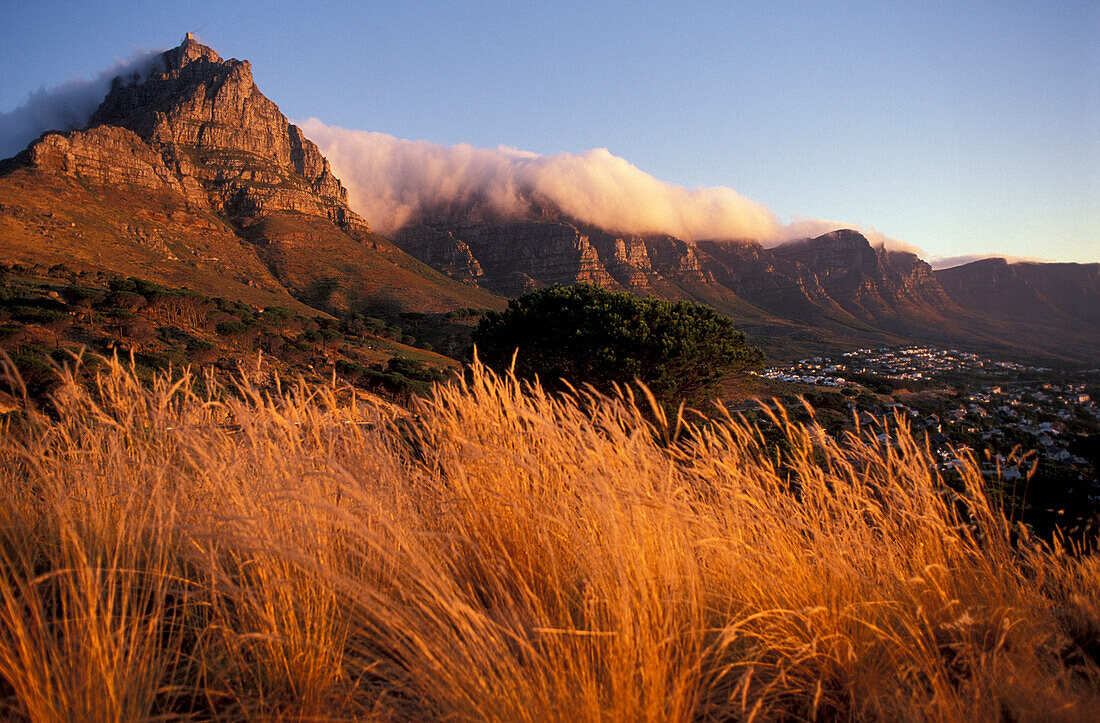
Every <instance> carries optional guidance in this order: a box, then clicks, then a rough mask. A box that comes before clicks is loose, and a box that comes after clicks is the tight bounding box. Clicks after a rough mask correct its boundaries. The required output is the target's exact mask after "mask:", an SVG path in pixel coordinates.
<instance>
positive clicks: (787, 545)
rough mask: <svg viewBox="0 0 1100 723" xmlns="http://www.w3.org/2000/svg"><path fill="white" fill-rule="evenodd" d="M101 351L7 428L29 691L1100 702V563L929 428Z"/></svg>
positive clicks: (747, 715) (519, 702) (141, 696)
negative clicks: (1043, 524)
mask: <svg viewBox="0 0 1100 723" xmlns="http://www.w3.org/2000/svg"><path fill="white" fill-rule="evenodd" d="M9 371H10V370H9ZM96 376H97V378H96V383H95V384H94V385H92V387H91V388H90V390H89V387H88V386H86V385H85V384H83V383H82V382H80V381H79V380H78V379H77V375H76V374H75V373H74V372H71V371H68V372H65V373H63V374H62V378H61V383H60V385H59V386H58V387H57V388H56V390H55V392H54V394H53V401H52V404H51V405H50V406H49V407H48V408H46V409H44V410H36V409H34V408H21V409H19V410H16V411H14V412H11V413H9V414H8V415H6V417H5V421H4V423H3V424H4V427H3V431H2V433H0V489H2V499H3V502H2V503H0V701H2V705H3V708H4V712H5V715H6V716H7V715H10V716H16V717H25V718H29V719H33V720H41V721H46V720H135V719H148V718H153V717H158V718H160V717H164V718H170V719H171V718H177V717H179V718H185V717H194V718H200V719H205V718H219V719H239V718H252V719H273V718H282V719H300V718H309V719H316V718H323V719H351V718H361V719H372V718H375V719H385V720H389V719H396V720H425V719H429V720H431V719H436V720H439V719H448V720H506V721H547V720H654V721H669V720H681V721H686V720H711V719H716V720H724V719H731V718H732V719H744V720H752V719H776V718H786V719H797V720H802V719H811V718H819V719H835V718H842V719H861V720H866V719H883V720H917V719H920V720H928V719H931V720H996V719H1006V720H1039V719H1042V720H1051V719H1067V720H1070V719H1073V720H1079V719H1083V718H1087V717H1089V716H1090V715H1095V711H1096V710H1100V662H1098V656H1100V602H1098V599H1097V594H1096V593H1097V590H1098V589H1100V562H1098V560H1097V559H1096V558H1095V557H1093V556H1089V555H1086V554H1080V553H1074V552H1072V551H1067V550H1066V549H1064V548H1062V547H1060V546H1058V545H1057V544H1055V545H1053V546H1046V545H1040V544H1039V543H1037V542H1035V541H1033V540H1032V539H1030V538H1029V537H1028V535H1027V534H1026V532H1025V531H1023V530H1021V529H1014V528H1012V527H1011V526H1009V525H1008V524H1007V523H1006V522H1005V519H1004V517H1003V516H1002V515H1001V514H1000V513H999V512H998V511H997V510H996V509H995V508H994V507H993V506H991V504H990V503H989V502H988V501H987V499H986V497H985V496H984V494H983V492H982V488H981V484H982V482H981V475H980V473H979V471H978V469H977V467H976V466H975V465H973V464H971V465H970V466H968V467H966V468H964V469H963V470H962V479H963V486H962V488H961V489H951V488H949V487H948V486H947V485H946V484H945V483H944V482H943V481H942V480H941V479H940V478H939V477H938V476H937V474H936V472H935V467H934V464H933V461H932V460H931V459H930V458H929V454H928V452H927V451H926V449H925V447H924V446H922V444H921V443H919V442H918V441H917V440H915V439H914V438H913V436H912V435H911V434H910V433H909V432H908V431H907V430H906V429H905V428H904V426H902V427H896V426H895V428H894V429H893V437H894V441H895V443H894V444H888V443H881V442H878V441H876V440H875V439H874V438H873V437H868V438H866V439H865V438H863V437H859V436H855V435H850V436H849V437H848V438H847V439H846V440H845V441H844V442H843V443H841V444H838V443H836V442H833V441H832V440H831V439H829V438H827V437H825V436H823V435H821V434H818V433H817V430H815V429H814V427H813V426H812V425H811V426H806V425H798V424H794V423H790V422H788V421H787V418H786V416H785V413H784V412H783V411H782V410H775V412H774V414H775V418H774V422H775V424H776V425H778V428H779V429H780V430H781V431H782V435H781V440H780V441H781V442H782V443H781V444H773V443H767V444H766V443H764V441H763V435H762V434H761V432H760V430H758V429H756V428H754V427H752V426H749V425H748V424H746V423H744V422H742V421H740V420H739V419H735V418H728V417H727V418H723V419H719V420H718V421H713V420H711V421H706V422H703V421H702V420H701V421H700V422H699V423H698V424H696V423H692V422H691V421H690V420H685V419H683V418H677V419H667V418H665V417H664V416H663V415H662V412H661V410H660V407H659V405H656V404H652V405H651V404H650V403H649V402H648V401H646V399H645V395H644V394H640V395H639V396H638V398H637V399H635V397H634V396H633V395H632V394H631V393H630V392H624V393H622V394H620V395H619V396H613V397H605V396H597V395H594V394H582V395H580V396H577V397H572V398H570V397H551V396H548V395H547V394H545V393H544V392H542V391H541V390H540V389H539V388H537V387H534V388H532V387H527V386H523V385H521V384H520V383H518V382H516V381H515V380H514V379H511V378H507V377H505V378H501V377H497V376H495V375H493V374H492V373H490V372H488V371H486V370H485V369H484V368H482V367H480V366H478V365H476V364H475V366H474V367H473V368H472V370H471V371H470V373H469V374H468V375H467V377H466V379H465V380H464V381H462V380H456V381H453V382H451V383H450V384H449V385H440V386H436V387H435V389H434V391H433V393H432V395H431V396H430V397H428V398H426V399H424V400H422V401H421V402H419V403H418V405H417V406H416V408H415V409H414V411H413V412H411V413H407V412H404V411H401V410H399V409H397V408H394V407H390V406H388V405H385V404H382V403H372V402H369V401H368V402H364V401H362V400H361V399H358V398H355V397H352V398H351V399H350V400H347V399H345V398H344V397H342V396H341V395H340V394H339V393H338V390H336V389H335V388H334V387H333V386H318V387H310V386H307V385H305V384H304V383H301V384H298V385H284V386H282V387H281V391H279V392H276V393H268V392H265V393H260V392H259V391H257V390H255V389H254V388H252V387H250V386H249V384H248V383H247V382H241V383H240V384H238V385H237V386H235V387H232V388H226V387H224V386H219V385H218V384H217V383H216V382H215V381H214V380H212V379H204V380H201V381H202V382H203V383H202V384H199V383H198V382H199V381H200V380H196V379H195V378H193V377H191V376H189V375H188V374H187V373H186V372H185V373H184V374H183V376H177V377H176V378H174V379H172V378H168V377H165V376H161V377H159V378H158V379H157V381H156V382H155V384H153V385H151V386H150V385H143V384H142V383H140V382H139V381H138V380H137V379H136V377H135V374H134V372H133V371H132V370H130V369H128V368H127V367H126V366H125V365H122V364H120V363H118V362H117V361H109V360H108V361H102V362H100V366H99V371H98V372H97V375H96ZM640 408H642V409H645V410H646V411H645V413H643V412H642V411H641V410H640ZM654 418H655V419H656V421H655V422H654V421H651V420H653V419H654ZM780 450H782V451H780Z"/></svg>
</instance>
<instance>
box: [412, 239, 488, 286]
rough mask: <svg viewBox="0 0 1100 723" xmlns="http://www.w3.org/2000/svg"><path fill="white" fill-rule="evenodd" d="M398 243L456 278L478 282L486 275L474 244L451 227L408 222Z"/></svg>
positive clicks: (425, 261) (422, 259)
mask: <svg viewBox="0 0 1100 723" xmlns="http://www.w3.org/2000/svg"><path fill="white" fill-rule="evenodd" d="M394 243H396V244H397V245H398V246H399V247H401V248H402V249H403V250H404V251H406V252H407V253H409V254H411V255H413V256H415V257H416V258H418V259H420V260H421V261H423V262H424V263H426V264H428V265H429V266H433V267H435V268H436V269H439V270H440V271H442V272H443V273H445V274H447V275H448V276H450V277H451V278H452V279H458V280H459V281H465V282H470V283H476V282H477V281H478V280H479V279H481V278H482V277H483V276H484V275H485V272H484V271H483V270H482V268H481V264H480V263H478V260H477V259H475V258H474V255H473V252H471V251H470V247H469V246H468V245H467V244H466V242H465V241H462V240H460V239H458V238H455V235H454V234H453V233H451V232H450V231H445V230H443V229H435V228H432V227H430V226H422V225H416V226H408V227H406V228H404V229H402V230H401V231H400V232H399V233H398V234H397V236H396V237H395V238H394Z"/></svg>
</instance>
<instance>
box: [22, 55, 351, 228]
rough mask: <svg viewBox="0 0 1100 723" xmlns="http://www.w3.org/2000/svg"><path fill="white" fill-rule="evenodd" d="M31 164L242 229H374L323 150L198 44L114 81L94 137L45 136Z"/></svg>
mask: <svg viewBox="0 0 1100 723" xmlns="http://www.w3.org/2000/svg"><path fill="white" fill-rule="evenodd" d="M120 131H122V132H123V133H122V135H120V134H119V132H120ZM125 131H128V132H129V133H130V134H132V135H126V134H125ZM134 136H136V137H134ZM38 146H41V148H38ZM139 146H140V147H139ZM120 148H125V149H127V150H125V152H119V149H120ZM144 149H149V150H151V151H152V152H153V156H159V162H151V161H149V158H148V154H147V153H146V151H145V150H144ZM24 160H25V161H26V162H30V163H31V164H32V165H38V166H40V167H43V168H46V169H48V170H53V171H60V172H63V173H66V174H68V175H73V176H77V177H88V178H90V179H91V180H96V181H98V182H101V183H106V184H111V183H114V182H118V183H133V182H134V179H135V178H136V179H139V181H140V182H141V185H145V186H147V187H150V188H160V187H165V188H168V187H170V188H171V189H172V190H173V191H180V192H182V193H184V195H185V196H186V197H187V199H188V202H189V203H191V204H192V205H193V206H199V207H205V208H209V209H210V210H213V211H215V212H216V213H219V214H222V215H224V216H228V217H232V218H239V219H242V221H243V222H247V220H248V219H255V218H259V217H262V216H265V215H268V214H270V213H274V212H286V211H289V212H294V213H301V214H306V215H309V216H321V217H326V218H328V219H330V220H331V221H333V222H335V223H337V224H338V225H340V226H342V227H345V228H348V229H350V228H354V229H358V230H363V231H365V230H366V228H367V224H366V222H365V221H364V220H363V219H361V218H360V217H359V216H357V215H356V214H355V213H354V212H352V211H351V209H350V208H349V207H348V204H347V191H346V190H345V189H344V187H343V186H342V185H341V183H340V181H339V180H337V178H336V177H335V176H334V175H333V174H332V171H331V169H330V168H329V164H328V161H327V160H326V159H325V158H324V156H322V155H321V152H320V150H319V149H318V148H317V146H316V145H315V144H313V143H312V142H311V141H309V140H308V139H307V138H306V137H305V136H304V135H303V134H302V132H301V130H300V129H299V128H298V127H297V126H294V125H292V124H291V123H290V122H289V121H288V120H287V119H286V116H284V115H283V114H282V112H281V111H280V110H279V108H278V106H277V105H275V103H273V102H272V101H271V100H269V99H268V98H267V97H266V96H264V94H263V93H261V92H260V90H259V88H257V87H256V83H255V82H254V80H253V78H252V67H251V65H250V64H249V63H248V62H247V61H244V60H236V59H232V58H231V59H229V60H224V59H222V57H221V56H220V55H218V53H217V52H215V51H214V50H213V49H211V48H209V47H207V46H205V45H202V44H201V43H199V42H198V41H196V40H195V39H194V37H193V36H192V35H191V34H188V35H187V37H186V38H185V39H184V41H183V42H182V43H181V44H180V45H179V46H178V47H176V48H172V49H171V50H167V51H165V52H164V53H162V54H161V55H160V57H159V59H158V62H157V63H155V64H154V65H153V67H152V68H151V69H149V70H148V71H147V72H146V73H144V74H136V75H130V76H127V77H119V78H115V80H114V81H113V82H112V84H111V90H110V92H108V94H107V97H106V98H104V100H103V102H102V103H101V104H100V106H99V108H98V109H96V111H95V113H93V114H92V117H91V119H90V120H89V124H88V129H87V131H86V132H84V133H68V134H60V133H59V134H47V136H45V137H44V138H42V139H40V140H39V141H36V143H35V144H32V146H31V148H30V149H28V152H27V153H26V154H25V156H24Z"/></svg>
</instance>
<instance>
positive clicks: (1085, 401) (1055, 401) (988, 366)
mask: <svg viewBox="0 0 1100 723" xmlns="http://www.w3.org/2000/svg"><path fill="white" fill-rule="evenodd" d="M1051 371H1052V370H1051V369H1049V368H1045V367H1036V366H1027V365H1023V364H1016V363H1012V362H997V361H993V360H990V359H985V358H982V357H980V356H979V355H977V354H972V353H969V352H962V351H958V350H954V349H936V348H933V347H926V346H905V347H900V348H892V349H857V350H856V351H852V352H847V353H845V354H843V355H841V357H840V358H839V359H836V360H834V359H831V358H827V357H812V358H809V359H802V360H800V361H798V362H796V363H795V364H792V365H790V366H787V367H776V368H771V369H767V370H765V371H763V372H761V373H760V375H761V376H763V377H765V378H767V379H776V380H781V381H785V382H793V383H799V384H809V385H814V386H818V387H834V388H835V387H848V386H857V385H856V383H855V382H853V381H851V380H850V379H849V378H848V376H857V375H874V376H879V377H885V378H888V379H893V380H909V381H921V382H928V383H930V384H926V385H922V386H925V387H928V386H931V387H932V388H931V390H929V391H926V392H922V393H921V392H918V393H909V394H905V395H899V396H895V397H889V398H884V397H879V398H878V399H879V404H878V405H877V406H878V408H877V409H870V410H868V409H863V408H862V406H863V405H862V404H861V405H860V408H857V406H856V404H857V402H856V399H855V398H854V397H853V398H851V399H850V401H849V402H848V407H849V409H850V410H851V412H852V413H853V414H855V415H857V416H856V418H857V419H859V420H860V422H861V423H873V422H874V420H875V418H876V415H892V414H899V415H901V416H903V417H905V418H906V419H907V420H908V422H909V424H910V426H911V427H912V428H914V429H916V430H918V431H922V432H926V433H927V434H928V439H929V442H930V444H931V447H932V449H933V451H934V452H935V453H936V454H937V455H938V456H939V458H940V460H941V468H942V469H950V468H952V467H954V466H957V465H958V464H960V461H959V460H960V456H965V454H966V453H967V452H974V453H975V456H976V457H979V458H980V459H981V460H982V463H983V472H984V473H985V474H987V475H989V476H996V475H1000V476H1001V477H1002V478H1003V479H1005V480H1009V481H1011V480H1013V479H1017V478H1019V477H1021V476H1024V475H1026V472H1027V469H1028V468H1029V466H1030V464H1031V462H1032V461H1034V460H1035V459H1043V460H1047V461H1049V462H1051V463H1055V464H1059V465H1065V466H1068V467H1074V468H1075V469H1081V470H1087V469H1088V468H1089V467H1090V466H1091V465H1089V464H1088V461H1087V460H1085V459H1083V458H1081V457H1080V456H1078V455H1076V454H1074V453H1073V452H1072V451H1071V450H1070V447H1071V445H1072V443H1073V442H1074V440H1076V439H1078V438H1079V437H1080V436H1083V435H1087V434H1093V435H1095V434H1097V433H1098V432H1100V405H1098V401H1100V400H1097V399H1096V398H1095V395H1094V394H1090V391H1089V390H1090V388H1093V387H1090V383H1091V384H1093V385H1095V382H1096V381H1097V380H1100V375H1097V373H1096V372H1095V370H1093V371H1091V372H1082V374H1081V375H1080V378H1078V379H1076V380H1074V381H1066V380H1065V379H1066V378H1067V375H1065V374H1064V373H1061V374H1057V375H1052V374H1051ZM944 372H951V373H953V374H954V375H955V376H953V377H952V379H954V380H957V379H958V378H959V377H958V375H957V373H959V372H962V373H964V374H970V375H972V377H973V379H975V380H981V381H976V382H975V383H974V384H973V385H972V386H969V387H968V388H963V387H960V386H959V385H958V383H957V381H956V383H955V384H952V385H950V386H949V385H944V388H936V387H937V386H938V385H935V382H936V379H937V377H938V376H939V375H941V374H943V373H944ZM864 378H865V377H864ZM1052 378H1058V379H1060V380H1062V381H1057V382H1056V381H1043V380H1044V379H1046V380H1049V379H1052ZM1093 391H1095V389H1094V388H1093ZM860 399H864V398H863V397H860ZM883 399H888V400H889V401H882V400H883ZM879 418H881V417H879ZM883 436H885V435H883ZM1013 449H1017V450H1020V451H1023V452H1026V451H1028V450H1034V454H1033V455H1031V457H1030V458H1029V461H1027V462H1024V463H1019V462H1016V461H1013V457H1012V455H1011V454H1010V452H1011V450H1013Z"/></svg>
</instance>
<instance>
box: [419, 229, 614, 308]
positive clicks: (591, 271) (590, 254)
mask: <svg viewBox="0 0 1100 723" xmlns="http://www.w3.org/2000/svg"><path fill="white" fill-rule="evenodd" d="M424 228H427V229H430V230H433V231H434V233H432V234H429V233H428V232H427V231H425V230H423V229H424ZM414 236H415V238H416V239H417V240H418V243H419V244H420V245H419V247H418V248H419V249H420V254H421V255H420V258H421V259H422V260H424V261H427V262H428V263H432V262H431V261H428V259H433V258H434V259H437V262H436V264H438V259H446V258H449V257H451V256H452V255H453V254H455V253H458V254H460V255H461V247H460V246H458V244H457V243H456V242H459V243H461V244H462V245H464V246H465V247H466V248H467V249H468V250H469V252H470V254H471V258H472V260H474V261H476V263H477V264H478V266H479V267H480V268H481V269H482V270H483V281H482V282H481V283H482V285H484V286H486V287H487V288H490V289H492V290H494V291H497V292H499V293H502V294H506V295H516V294H519V293H523V291H525V290H527V289H529V288H530V287H531V286H532V285H538V286H546V285H550V284H575V283H589V284H597V285H599V286H608V287H613V286H616V282H615V280H614V279H613V278H612V276H611V274H609V273H608V271H607V269H606V268H605V267H604V266H603V264H602V263H601V261H600V255H599V253H598V252H597V251H596V248H595V246H593V245H592V242H591V239H590V238H589V236H588V235H587V234H585V233H583V232H581V231H580V230H579V229H578V228H577V227H575V226H573V225H571V224H568V223H562V222H538V221H517V222H512V223H503V224H488V223H476V224H454V225H446V226H431V227H422V230H421V231H419V232H415V233H414ZM399 238H402V239H403V238H404V235H399ZM413 248H414V246H412V245H409V246H407V247H406V250H408V251H410V253H414V251H413ZM437 268H439V266H438V265H437Z"/></svg>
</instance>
